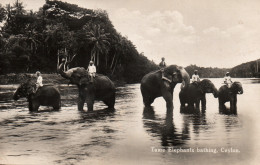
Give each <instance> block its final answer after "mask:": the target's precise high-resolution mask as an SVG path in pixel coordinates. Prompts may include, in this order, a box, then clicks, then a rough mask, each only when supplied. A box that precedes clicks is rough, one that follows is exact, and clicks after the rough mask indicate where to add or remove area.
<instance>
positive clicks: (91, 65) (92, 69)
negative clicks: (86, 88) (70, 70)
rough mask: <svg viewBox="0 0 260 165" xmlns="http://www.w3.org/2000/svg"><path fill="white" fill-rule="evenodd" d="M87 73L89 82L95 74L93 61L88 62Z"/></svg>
mask: <svg viewBox="0 0 260 165" xmlns="http://www.w3.org/2000/svg"><path fill="white" fill-rule="evenodd" d="M88 73H89V75H90V82H93V81H94V77H95V76H96V67H95V65H94V63H93V61H90V62H89V66H88Z"/></svg>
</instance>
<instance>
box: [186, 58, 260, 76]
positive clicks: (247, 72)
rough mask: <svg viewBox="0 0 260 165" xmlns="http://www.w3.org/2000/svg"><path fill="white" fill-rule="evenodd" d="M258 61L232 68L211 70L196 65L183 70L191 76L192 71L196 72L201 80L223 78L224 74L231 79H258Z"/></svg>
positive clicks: (259, 74)
mask: <svg viewBox="0 0 260 165" xmlns="http://www.w3.org/2000/svg"><path fill="white" fill-rule="evenodd" d="M259 65H260V59H258V60H255V61H251V62H247V63H243V64H240V65H237V66H235V67H233V68H212V67H199V66H196V65H189V66H187V67H186V68H185V69H186V70H187V72H188V73H189V74H190V75H192V74H193V73H194V70H198V72H199V75H200V77H202V78H220V77H224V75H225V74H226V72H230V74H231V77H238V78H249V77H260V69H259V67H260V66H259Z"/></svg>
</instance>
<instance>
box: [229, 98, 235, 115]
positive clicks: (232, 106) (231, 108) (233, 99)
mask: <svg viewBox="0 0 260 165" xmlns="http://www.w3.org/2000/svg"><path fill="white" fill-rule="evenodd" d="M234 104H235V98H234V97H232V98H231V99H230V112H231V113H234V109H235V106H234Z"/></svg>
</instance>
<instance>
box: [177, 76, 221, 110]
mask: <svg viewBox="0 0 260 165" xmlns="http://www.w3.org/2000/svg"><path fill="white" fill-rule="evenodd" d="M206 93H213V95H214V97H215V98H216V97H218V90H217V88H216V87H215V85H214V84H213V83H212V82H211V81H210V80H208V79H204V80H202V81H199V82H197V81H196V82H193V83H191V84H190V85H188V86H187V87H186V88H185V89H181V91H180V93H179V98H180V103H181V108H184V107H185V104H186V103H187V104H188V106H189V107H190V108H194V104H196V108H197V109H198V108H199V105H200V102H201V106H202V110H205V109H206Z"/></svg>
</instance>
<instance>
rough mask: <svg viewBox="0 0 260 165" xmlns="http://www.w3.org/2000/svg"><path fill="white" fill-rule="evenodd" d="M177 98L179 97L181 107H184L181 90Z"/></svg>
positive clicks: (183, 97)
mask: <svg viewBox="0 0 260 165" xmlns="http://www.w3.org/2000/svg"><path fill="white" fill-rule="evenodd" d="M179 99H180V103H181V107H182V108H184V107H185V96H184V93H183V92H182V91H181V92H180V94H179Z"/></svg>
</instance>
